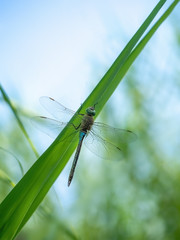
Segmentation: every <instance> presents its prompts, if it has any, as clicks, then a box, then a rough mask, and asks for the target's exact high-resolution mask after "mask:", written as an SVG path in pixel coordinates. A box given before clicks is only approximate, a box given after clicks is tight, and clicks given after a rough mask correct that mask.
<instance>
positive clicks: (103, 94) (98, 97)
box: [0, 1, 179, 239]
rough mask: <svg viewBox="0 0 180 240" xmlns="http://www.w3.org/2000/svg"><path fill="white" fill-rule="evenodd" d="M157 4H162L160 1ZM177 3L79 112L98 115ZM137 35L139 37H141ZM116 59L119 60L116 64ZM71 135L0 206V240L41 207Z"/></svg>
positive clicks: (69, 148)
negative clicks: (94, 108)
mask: <svg viewBox="0 0 180 240" xmlns="http://www.w3.org/2000/svg"><path fill="white" fill-rule="evenodd" d="M160 2H161V3H162V2H163V1H160ZM178 2H179V1H174V2H173V3H172V4H171V6H170V7H169V8H168V9H167V11H166V12H165V13H164V14H163V15H162V17H161V18H160V19H159V20H158V21H157V22H156V24H155V25H154V26H153V27H152V28H151V30H150V31H149V32H148V33H147V34H146V35H145V37H144V38H143V39H142V40H141V42H140V43H139V44H138V45H137V46H136V47H135V48H134V50H133V51H132V46H133V45H134V46H135V45H136V44H137V41H138V40H137V39H136V41H134V43H133V44H132V46H131V47H130V48H127V49H126V54H125V55H124V56H123V57H122V54H121V55H120V56H121V57H120V56H119V57H118V58H117V59H116V61H115V62H114V63H113V65H112V67H111V68H110V70H109V71H108V72H107V74H106V75H105V76H104V77H103V79H102V80H101V81H100V83H99V84H98V85H97V87H96V88H95V89H94V90H93V92H92V93H91V94H90V96H89V97H88V98H87V99H86V101H85V102H84V103H83V105H82V109H81V111H82V112H83V111H84V109H85V108H86V107H88V106H90V105H93V104H94V103H97V102H98V104H97V113H99V112H100V110H101V109H102V107H103V106H104V104H105V103H106V102H107V100H108V99H109V97H110V96H111V95H112V93H113V92H114V90H115V89H116V87H117V85H118V84H119V82H120V81H121V79H122V77H123V76H124V75H125V73H126V72H127V70H128V69H129V67H130V66H131V65H132V63H133V62H134V60H135V59H136V57H137V56H138V55H139V54H140V52H141V51H142V49H143V48H144V46H145V45H146V44H147V42H148V41H149V39H150V38H151V37H152V35H153V34H154V32H155V31H156V30H157V28H158V27H159V26H160V25H161V23H162V22H163V21H164V20H165V19H166V18H167V17H168V15H169V14H170V13H171V12H172V10H173V9H174V7H175V6H176V5H177V3H178ZM159 9H160V6H159ZM147 26H148V24H147ZM147 26H146V28H147ZM142 34H143V31H142V32H141V34H140V35H141V36H142ZM140 35H139V37H141V36H140ZM131 40H132V39H131ZM131 43H132V42H131ZM119 58H121V59H120V60H119ZM71 122H73V123H74V124H75V125H78V124H79V119H78V118H76V116H74V117H73V118H72V119H71ZM71 132H72V129H71V128H64V130H63V131H62V132H61V133H60V135H59V136H58V137H57V139H56V140H55V141H54V142H53V143H52V145H51V146H50V147H49V148H48V149H47V150H46V151H45V152H44V153H43V154H42V156H41V157H40V158H39V159H38V160H37V161H36V162H35V164H34V165H33V166H32V167H31V168H30V170H29V171H28V172H27V173H26V174H25V176H24V177H23V178H22V179H21V181H20V182H19V183H18V184H17V185H16V187H15V188H14V189H13V190H12V191H11V192H10V194H9V195H8V196H7V197H6V199H5V200H4V201H3V202H2V203H1V205H0V219H1V221H0V238H1V239H12V238H13V237H14V236H16V234H17V233H18V232H19V231H20V229H21V228H22V227H23V225H24V224H25V223H26V221H27V220H28V219H29V218H30V216H31V215H32V214H33V212H34V211H35V209H36V208H37V206H38V205H39V204H40V202H41V201H42V199H43V198H44V196H45V195H46V193H47V192H48V190H49V188H50V187H51V186H52V184H53V183H54V181H55V180H56V178H57V177H58V176H59V174H60V172H61V171H62V170H63V168H64V166H65V165H66V163H67V161H68V160H69V158H70V156H71V154H72V153H73V151H74V149H75V147H76V142H75V141H72V142H70V143H69V141H68V142H66V141H60V140H61V139H64V136H65V135H66V134H70V133H71ZM72 138H73V137H72ZM76 138H77V140H78V136H76Z"/></svg>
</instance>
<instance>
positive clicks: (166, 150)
mask: <svg viewBox="0 0 180 240" xmlns="http://www.w3.org/2000/svg"><path fill="white" fill-rule="evenodd" d="M157 2H158V1H154V0H151V1H148V0H144V1H140V0H136V1H133V0H127V1H116V0H113V1H109V0H108V1H102V0H100V1H94V0H93V1H57V0H55V1H34V0H32V1H20V0H18V1H4V0H2V1H1V2H0V33H1V34H0V35H1V37H0V53H1V54H0V81H1V84H2V86H3V88H4V90H5V91H6V93H7V94H8V95H9V97H10V98H11V100H12V101H13V103H14V104H15V106H16V107H17V108H18V110H19V114H20V117H21V119H22V121H23V123H24V125H25V127H26V129H27V131H28V133H29V135H30V137H31V140H32V141H33V143H34V144H35V146H36V148H37V150H38V152H39V154H41V153H43V151H44V150H45V149H46V148H47V147H48V146H49V145H50V144H51V142H52V141H53V139H51V138H49V137H48V136H47V135H45V134H44V133H42V132H39V131H38V130H37V129H35V128H34V127H33V126H32V125H31V123H30V118H31V117H32V116H35V115H46V116H48V113H47V112H46V111H45V110H43V108H42V107H41V106H40V104H39V101H38V99H39V97H40V96H44V95H45V96H51V97H53V98H55V99H56V100H57V101H59V102H61V103H62V104H64V105H65V106H67V107H69V108H71V109H74V110H76V109H77V108H78V107H79V106H80V104H81V103H82V102H83V101H84V100H85V99H86V97H87V96H88V94H89V93H90V92H91V91H92V90H93V88H94V87H95V86H96V84H97V83H98V82H99V80H100V79H101V78H102V76H103V75H104V74H105V72H106V71H107V70H108V68H109V67H110V65H111V64H112V62H113V61H114V60H115V58H116V57H117V56H118V55H119V53H120V51H121V50H122V49H123V47H124V46H125V45H126V43H127V42H128V41H129V39H130V38H131V37H132V35H133V34H134V33H135V32H136V31H137V29H138V27H139V26H140V24H141V23H142V22H143V21H144V20H145V18H146V17H147V15H148V14H149V13H150V11H151V10H152V9H153V7H154V6H155V5H156V4H157ZM167 2H168V3H167V4H166V5H165V7H163V9H166V8H167V6H168V4H170V3H171V1H167ZM179 22H180V6H179V5H178V6H177V7H176V9H175V10H174V11H173V13H172V14H171V16H170V17H169V18H168V19H167V20H166V21H165V22H164V23H163V25H162V26H161V27H160V28H159V29H158V31H157V32H156V34H155V35H154V36H153V38H152V39H151V41H150V42H149V43H148V45H147V46H146V48H145V49H144V50H143V52H142V53H141V54H140V56H139V57H138V59H137V60H136V61H135V63H134V64H133V66H132V67H131V69H130V71H129V72H128V74H127V75H126V76H125V78H124V79H123V81H122V82H121V84H120V85H119V87H118V88H117V90H116V91H115V93H114V94H113V96H112V97H111V99H110V100H109V101H108V103H107V105H106V106H105V108H104V109H103V111H102V113H101V115H100V116H99V117H98V120H99V121H102V122H105V123H107V124H109V125H112V126H115V127H118V128H125V129H131V130H132V131H133V132H135V133H136V134H137V136H138V139H137V141H136V142H134V143H132V144H131V145H129V146H127V148H126V149H125V152H124V161H121V162H117V161H104V160H102V159H99V158H98V157H96V156H95V155H93V154H92V153H91V152H89V151H88V150H87V149H86V148H85V147H84V148H83V150H82V153H81V156H80V159H79V163H78V167H77V169H76V174H75V178H74V180H73V183H72V185H71V187H70V188H68V187H67V177H68V173H69V170H70V167H71V163H72V158H71V159H70V161H69V163H68V164H67V166H66V167H65V169H64V171H63V173H62V174H61V176H60V177H59V178H58V179H57V181H56V182H55V184H54V186H53V188H52V189H51V190H50V192H49V193H48V196H47V197H46V198H45V199H44V201H43V203H42V204H41V206H40V207H39V208H38V209H37V211H36V212H35V214H34V215H33V216H32V218H31V219H30V221H29V222H28V223H27V225H26V226H25V227H24V229H23V230H22V232H21V233H20V234H19V235H18V236H17V238H16V239H18V240H21V239H23V240H26V239H27V240H31V239H37V240H41V239H44V240H45V239H46V240H49V239H55V240H56V239H108V240H109V239H114V240H115V239H128V240H130V239H133V240H134V239H137V240H140V239H142V240H144V239H148V240H149V239H153V240H155V239H158V240H161V239H163V240H165V239H167V240H172V239H180V187H179V182H180V124H179V123H180V80H179V78H180V77H179V76H180V25H179ZM0 100H1V101H0V113H1V114H0V115H1V120H0V147H1V148H0V167H1V170H3V173H6V174H7V176H8V177H9V178H10V180H11V181H13V182H14V183H16V182H18V181H19V179H20V178H21V177H22V174H23V173H22V171H21V169H20V166H19V164H18V161H17V159H18V160H19V161H20V162H21V163H22V166H23V170H24V172H26V171H27V170H28V169H29V167H30V166H31V165H32V164H33V163H34V162H35V160H36V157H35V156H34V153H33V152H32V150H31V148H30V147H29V145H28V143H27V141H26V139H25V138H24V135H23V133H22V132H21V130H20V129H19V126H18V124H17V122H16V120H15V118H14V116H13V114H12V112H11V110H10V109H9V106H8V105H7V104H6V103H5V102H4V100H3V98H2V96H1V98H0ZM2 148H3V149H2ZM4 149H6V150H8V151H10V152H7V151H5V150H4ZM0 176H1V179H0V180H1V181H0V189H1V190H0V201H2V200H3V198H4V197H5V196H6V195H7V194H8V192H9V191H10V190H11V189H12V184H11V182H7V181H6V182H5V181H3V179H4V178H3V175H2V173H1V172H0Z"/></svg>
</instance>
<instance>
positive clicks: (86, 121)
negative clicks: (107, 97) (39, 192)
mask: <svg viewBox="0 0 180 240" xmlns="http://www.w3.org/2000/svg"><path fill="white" fill-rule="evenodd" d="M40 102H41V104H42V105H43V107H44V108H45V109H46V110H48V112H49V113H50V114H51V115H52V116H53V117H55V119H57V120H55V119H51V118H47V117H42V116H39V117H35V118H34V120H33V122H34V123H36V125H38V127H39V128H41V130H43V131H44V132H46V133H47V134H48V135H49V136H52V137H56V136H58V134H59V133H60V132H61V130H62V129H63V128H64V127H65V126H70V127H72V128H73V134H78V135H79V142H78V146H77V149H76V153H75V156H74V160H73V163H72V167H71V170H70V174H69V178H68V186H69V185H70V184H71V181H72V179H73V176H74V172H75V168H76V164H77V161H78V158H79V154H80V151H81V147H82V143H83V141H84V143H85V145H86V146H87V148H88V149H89V150H90V151H91V152H93V153H95V154H96V155H97V156H99V157H102V158H109V159H110V158H111V157H112V154H114V153H118V156H119V157H120V155H121V151H122V150H121V146H122V144H127V143H129V142H132V141H134V140H135V139H136V134H134V133H133V132H131V131H129V130H123V129H119V128H114V127H110V126H108V125H106V124H103V123H100V122H94V116H95V114H96V111H95V105H96V104H94V105H93V106H91V107H88V108H87V109H86V113H80V112H79V113H75V112H74V111H73V110H70V109H68V108H66V107H64V106H63V105H62V104H60V103H58V102H56V101H55V100H54V99H53V98H50V97H41V98H40ZM74 114H76V115H77V117H78V118H80V124H79V125H78V126H75V125H74V124H73V123H69V122H67V121H65V122H64V121H63V122H62V118H63V117H65V115H68V116H73V115H74ZM42 122H44V124H43V123H42ZM71 135H72V134H71ZM66 140H67V139H66Z"/></svg>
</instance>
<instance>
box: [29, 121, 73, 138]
mask: <svg viewBox="0 0 180 240" xmlns="http://www.w3.org/2000/svg"><path fill="white" fill-rule="evenodd" d="M31 122H32V124H33V125H34V126H35V127H36V128H38V129H39V130H41V131H42V132H44V133H46V134H47V135H49V136H50V137H52V138H56V137H57V136H58V135H59V133H60V132H61V131H62V129H63V128H64V127H65V126H66V125H67V124H68V123H67V122H59V121H56V120H54V119H51V118H47V117H42V116H39V117H33V118H31Z"/></svg>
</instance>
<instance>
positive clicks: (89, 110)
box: [86, 107, 96, 116]
mask: <svg viewBox="0 0 180 240" xmlns="http://www.w3.org/2000/svg"><path fill="white" fill-rule="evenodd" d="M86 113H87V115H89V116H95V114H96V111H95V108H94V107H88V108H87V109H86Z"/></svg>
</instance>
